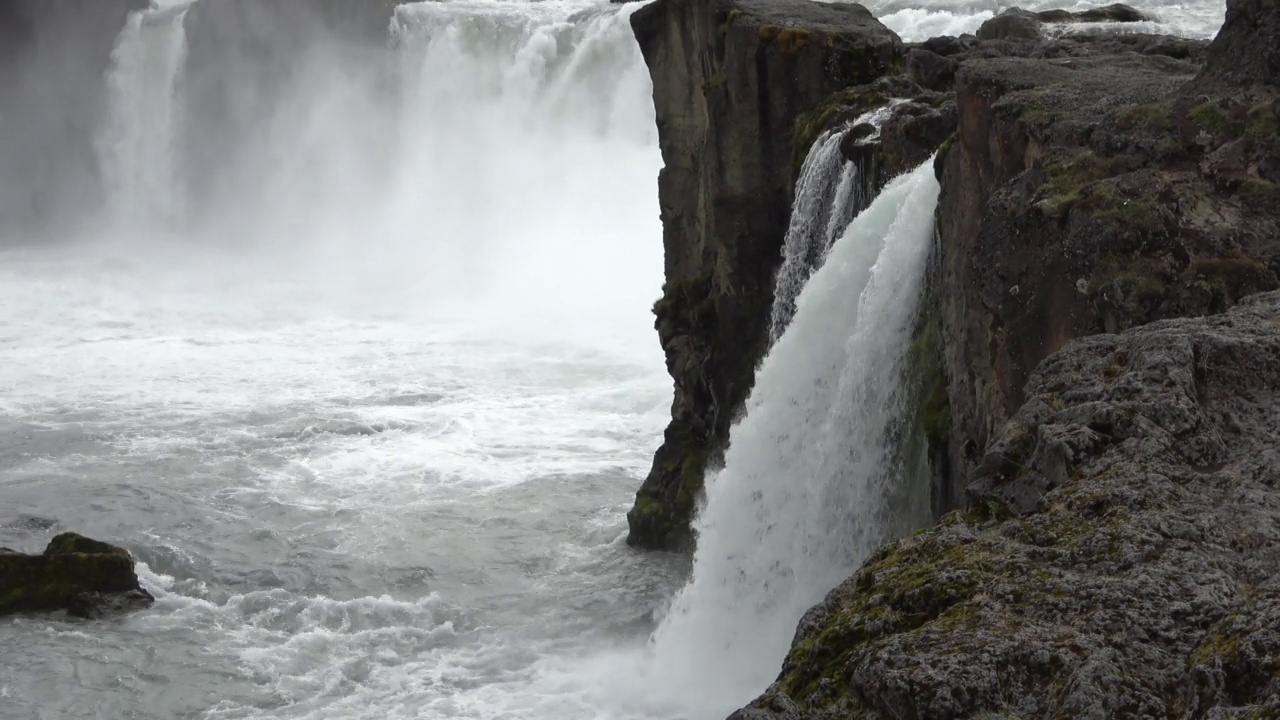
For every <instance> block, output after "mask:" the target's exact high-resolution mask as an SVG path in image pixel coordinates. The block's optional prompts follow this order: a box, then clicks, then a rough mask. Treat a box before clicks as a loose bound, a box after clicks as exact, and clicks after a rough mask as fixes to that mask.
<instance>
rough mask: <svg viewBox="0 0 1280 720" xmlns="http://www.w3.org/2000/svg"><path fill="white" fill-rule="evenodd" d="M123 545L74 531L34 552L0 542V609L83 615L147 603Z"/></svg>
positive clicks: (0, 611) (93, 615) (2, 611)
mask: <svg viewBox="0 0 1280 720" xmlns="http://www.w3.org/2000/svg"><path fill="white" fill-rule="evenodd" d="M133 568H134V563H133V558H132V557H131V556H130V555H129V552H128V551H127V550H125V549H124V548H120V547H116V546H115V545H111V544H108V543H104V542H101V541H98V540H91V539H89V538H86V537H84V536H81V535H77V534H75V533H63V534H61V535H58V536H57V537H55V538H53V540H51V541H50V542H49V545H48V547H46V548H45V550H44V552H43V553H41V554H39V555H26V554H23V553H19V552H15V551H13V550H9V549H7V548H0V615H8V614H12V613H18V612H46V611H55V610H65V611H67V612H68V613H69V614H71V615H74V616H76V617H83V618H98V617H103V616H106V615H109V614H114V613H119V612H124V611H128V610H134V609H139V608H143V607H147V606H149V605H150V604H151V602H152V600H153V598H152V597H151V595H150V594H149V593H148V592H147V591H146V590H143V589H142V587H141V585H139V583H138V576H137V574H136V573H135V572H134V569H133Z"/></svg>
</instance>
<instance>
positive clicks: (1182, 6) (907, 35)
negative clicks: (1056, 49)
mask: <svg viewBox="0 0 1280 720" xmlns="http://www.w3.org/2000/svg"><path fill="white" fill-rule="evenodd" d="M862 4H863V5H865V6H866V7H867V9H868V10H870V11H871V12H872V13H874V14H875V16H876V17H877V18H879V19H880V21H881V22H883V23H884V24H885V25H888V26H889V27H890V28H891V29H893V30H894V32H897V33H898V34H899V35H901V36H902V39H903V40H906V41H907V42H916V41H920V40H926V39H928V38H931V37H936V36H938V35H962V34H964V33H972V32H975V31H976V30H977V29H978V27H979V26H980V25H982V23H984V22H986V21H987V20H990V19H991V18H992V17H994V16H995V15H998V14H999V13H1001V12H1002V11H1004V10H1006V9H1008V8H1010V7H1020V8H1022V9H1024V10H1033V11H1040V10H1056V9H1061V10H1071V11H1080V10H1088V9H1090V8H1095V7H1098V6H1099V5H1101V4H1106V3H1097V2H1090V1H1089V0H1077V1H1075V2H1072V1H1071V0H1068V1H1067V2H1062V1H1061V0H1019V1H1018V2H1003V1H1001V0H866V2H863V3H862ZM1127 4H1128V5H1131V6H1133V7H1134V8H1137V9H1138V10H1140V11H1141V12H1143V13H1146V14H1147V15H1149V16H1151V17H1153V18H1155V20H1154V21H1152V22H1142V23H1133V24H1129V25H1127V28H1128V29H1130V30H1132V31H1135V32H1152V33H1164V34H1169V35H1180V36H1183V37H1192V38H1203V39H1209V38H1212V37H1213V36H1214V35H1215V34H1217V32H1218V28H1220V27H1222V20H1223V17H1224V15H1225V13H1226V4H1225V3H1223V2H1221V1H1220V0H1131V2H1128V3H1127ZM1108 29H1115V26H1114V25H1110V26H1108Z"/></svg>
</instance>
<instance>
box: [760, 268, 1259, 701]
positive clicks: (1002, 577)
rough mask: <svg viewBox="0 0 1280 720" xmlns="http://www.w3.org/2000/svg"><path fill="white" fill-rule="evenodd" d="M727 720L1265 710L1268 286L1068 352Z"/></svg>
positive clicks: (1044, 367)
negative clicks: (957, 501) (924, 523)
mask: <svg viewBox="0 0 1280 720" xmlns="http://www.w3.org/2000/svg"><path fill="white" fill-rule="evenodd" d="M1025 396H1026V402H1025V403H1024V404H1023V406H1022V408H1021V409H1020V410H1019V411H1018V413H1016V415H1015V416H1014V417H1013V418H1012V419H1011V420H1010V421H1009V422H1008V423H1007V424H1005V426H1004V427H1003V428H1002V430H1001V432H1000V435H999V437H998V439H997V441H996V442H995V443H994V444H993V446H992V448H991V451H990V452H989V453H988V456H987V459H986V461H984V463H983V468H982V470H980V471H979V472H978V473H977V477H976V480H975V483H974V484H973V485H972V486H971V488H970V496H971V498H972V500H973V504H972V505H971V506H970V508H969V509H968V510H967V511H963V512H960V511H957V512H954V513H952V514H950V515H948V516H947V517H946V518H944V520H943V522H942V523H941V524H940V525H939V526H937V527H934V528H932V529H929V530H926V531H923V532H920V533H918V534H916V535H915V536H913V537H910V538H907V539H905V540H902V541H899V542H898V543H896V544H893V545H890V546H888V547H886V548H885V549H883V550H881V551H880V552H879V553H877V554H876V555H874V556H873V557H872V558H871V559H870V560H868V561H867V563H866V564H865V565H864V566H863V568H862V569H861V570H860V571H859V572H858V574H857V575H856V576H854V577H853V578H851V579H849V580H848V581H846V582H845V583H844V584H842V585H841V586H839V587H837V588H836V589H835V590H834V591H832V592H831V593H830V594H829V595H828V596H827V598H826V599H825V600H824V601H823V602H822V603H821V604H819V605H818V606H816V607H814V608H813V609H812V610H810V611H809V612H808V613H807V614H806V615H805V617H804V619H803V620H802V621H801V622H800V625H799V628H798V630H797V633H796V639H795V644H794V645H793V647H792V650H791V652H790V654H789V655H788V656H787V658H786V660H785V662H784V664H783V668H782V673H781V675H780V676H779V678H778V681H777V682H776V683H774V685H773V686H772V687H770V688H769V690H768V691H767V692H766V693H765V694H764V695H763V696H762V697H761V698H760V699H759V700H757V701H756V702H755V703H753V705H752V706H751V707H750V708H748V709H746V710H744V711H742V712H740V713H739V714H737V715H736V716H735V717H736V718H742V719H744V720H745V719H746V718H755V719H757V720H764V718H790V719H792V720H796V719H798V718H830V719H834V718H851V717H856V718H868V719H870V718H885V719H886V720H887V719H889V718H895V719H896V718H902V717H912V718H919V719H921V720H952V719H958V718H972V717H993V718H995V717H1000V718H1008V717H1019V718H1023V719H1024V720H1039V719H1044V720H1049V719H1051V718H1062V717H1072V718H1097V719H1098V720H1102V719H1104V718H1122V719H1123V718H1144V717H1160V718H1163V717H1176V718H1204V717H1215V718H1216V717H1221V718H1227V717H1239V718H1245V717H1259V718H1261V717H1276V716H1277V713H1278V712H1280V633H1277V628H1280V581H1278V580H1277V578H1280V430H1278V429H1280V293H1268V294H1262V295H1255V296H1252V297H1250V298H1248V299H1246V300H1244V301H1242V302H1241V303H1239V304H1238V305H1237V306H1236V307H1235V308H1234V309H1232V310H1231V311H1229V312H1227V313H1224V314H1221V315H1217V316H1213V317H1209V318H1199V319H1178V320H1167V321H1161V322H1156V323H1152V324H1148V325H1146V326H1143V327H1141V328H1137V329H1134V330H1130V331H1128V332H1125V333H1123V334H1120V335H1107V334H1102V335H1094V336H1091V337H1088V338H1083V339H1079V340H1076V341H1073V342H1071V343H1069V344H1068V345H1066V346H1065V347H1063V348H1062V349H1060V350H1059V351H1058V352H1057V353H1055V354H1053V355H1052V356H1050V357H1049V358H1047V359H1046V360H1045V361H1044V362H1043V363H1042V364H1041V365H1040V367H1039V368H1038V369H1037V371H1036V372H1035V373H1034V374H1033V375H1032V377H1031V378H1030V380H1029V382H1028V384H1027V386H1026V389H1025Z"/></svg>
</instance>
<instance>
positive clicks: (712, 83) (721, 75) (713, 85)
mask: <svg viewBox="0 0 1280 720" xmlns="http://www.w3.org/2000/svg"><path fill="white" fill-rule="evenodd" d="M728 82H729V76H728V75H726V74H725V72H724V71H723V70H721V71H720V72H717V73H716V74H714V75H712V76H711V77H709V78H707V80H706V82H704V83H702V91H703V92H707V91H709V90H716V89H719V88H722V87H724V86H725V85H726V84H728Z"/></svg>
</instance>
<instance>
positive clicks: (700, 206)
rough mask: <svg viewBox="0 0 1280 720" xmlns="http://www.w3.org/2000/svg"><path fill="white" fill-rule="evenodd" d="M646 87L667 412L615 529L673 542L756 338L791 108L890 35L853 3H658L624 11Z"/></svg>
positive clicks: (878, 68) (884, 52)
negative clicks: (654, 129) (621, 526)
mask: <svg viewBox="0 0 1280 720" xmlns="http://www.w3.org/2000/svg"><path fill="white" fill-rule="evenodd" d="M632 25H633V27H634V30H635V34H636V38H637V40H638V41H639V43H640V49H641V51H642V52H643V53H644V57H645V60H646V62H647V64H648V66H649V70H650V74H651V76H652V78H653V85H654V106H655V111H656V115H657V125H658V133H659V141H660V144H661V148H662V156H663V160H664V163H665V167H664V168H663V170H662V173H661V175H660V176H659V179H658V188H659V199H660V206H661V214H662V223H663V246H664V248H665V254H666V284H665V286H664V287H663V294H662V298H661V299H660V300H659V301H658V303H657V304H656V305H655V307H654V313H655V315H656V316H657V321H656V326H657V329H658V334H659V338H660V340H661V342H662V347H663V349H664V351H665V352H666V357H667V368H668V370H669V371H670V373H671V376H672V378H673V380H674V382H675V399H674V402H673V404H672V411H671V417H672V419H671V423H670V425H669V426H668V427H667V429H666V432H665V434H664V440H663V444H662V446H661V448H660V449H659V450H658V451H657V453H656V455H655V458H654V463H653V468H652V470H651V471H650V473H649V475H648V477H647V478H646V479H645V482H644V485H643V487H642V488H641V489H640V491H639V492H638V493H637V495H636V503H635V507H634V508H633V509H632V511H631V512H630V513H628V516H627V519H628V522H629V524H630V528H631V532H630V534H629V536H628V538H627V541H628V542H629V543H630V544H632V545H640V546H644V547H650V548H663V549H677V548H682V547H687V545H688V544H689V542H690V540H691V534H690V530H689V522H690V519H691V516H692V514H693V508H694V504H695V502H696V501H697V498H698V497H699V495H700V494H701V492H702V482H703V474H704V471H705V469H706V467H707V465H708V464H710V463H714V462H716V457H717V454H718V453H719V452H720V450H721V449H722V448H723V445H724V442H725V440H726V439H727V437H728V432H729V426H730V424H731V423H732V422H733V420H734V418H735V414H736V413H737V412H738V411H739V409H740V408H741V405H742V403H743V401H744V400H745V399H746V396H747V393H748V391H749V390H750V388H751V383H752V378H753V374H754V370H755V365H756V363H757V362H758V361H759V360H760V356H761V353H762V352H763V350H764V346H765V342H766V340H767V338H766V335H767V331H768V328H767V324H768V318H769V309H770V305H771V302H772V295H773V280H774V277H773V276H774V273H775V271H776V269H777V267H778V264H779V263H780V261H781V246H782V240H783V236H784V235H785V233H786V228H787V221H788V217H789V213H790V205H791V192H792V184H793V182H794V177H793V174H794V169H793V168H794V163H793V138H792V135H793V128H794V126H795V122H796V119H797V118H798V117H799V116H800V115H801V114H802V113H804V112H806V111H809V110H811V109H812V108H813V107H814V106H815V105H817V104H818V103H819V102H820V101H821V100H823V99H824V98H826V97H827V96H828V95H830V94H831V93H832V92H834V91H836V90H837V89H839V88H842V87H845V86H848V85H860V84H864V83H868V82H871V81H872V80H874V79H875V78H877V77H879V76H880V75H882V74H884V73H885V72H887V71H889V70H890V69H893V68H895V67H898V66H900V65H901V63H902V59H903V54H904V50H903V45H902V43H901V41H900V40H899V39H898V37H897V36H896V35H894V34H893V33H892V32H891V31H889V30H888V29H886V28H885V27H884V26H883V25H881V24H880V23H879V22H878V21H876V20H875V19H874V18H873V17H872V16H871V14H870V13H869V12H868V11H867V10H865V9H864V8H862V7H861V6H858V5H853V4H835V5H822V4H817V3H811V2H807V1H806V0H657V1H656V2H654V3H653V4H651V5H649V6H647V7H645V8H642V9H641V10H639V11H637V12H636V13H635V15H633V16H632Z"/></svg>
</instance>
